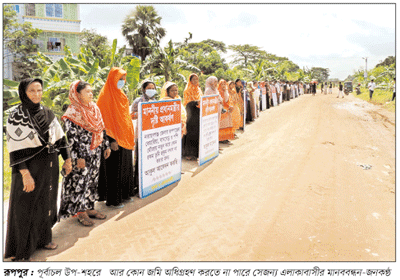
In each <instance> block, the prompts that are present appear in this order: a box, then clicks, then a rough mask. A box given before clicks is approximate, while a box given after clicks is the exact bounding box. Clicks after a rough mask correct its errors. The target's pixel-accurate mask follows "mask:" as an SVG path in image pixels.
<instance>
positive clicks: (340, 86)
mask: <svg viewBox="0 0 400 280" xmlns="http://www.w3.org/2000/svg"><path fill="white" fill-rule="evenodd" d="M340 94H341V95H342V98H344V94H343V85H342V82H339V93H338V96H337V97H336V98H339V96H340Z"/></svg>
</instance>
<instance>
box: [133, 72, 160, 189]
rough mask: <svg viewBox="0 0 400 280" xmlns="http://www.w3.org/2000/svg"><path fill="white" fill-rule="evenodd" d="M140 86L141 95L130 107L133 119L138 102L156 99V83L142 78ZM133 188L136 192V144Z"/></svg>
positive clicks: (137, 185) (137, 165) (135, 116)
mask: <svg viewBox="0 0 400 280" xmlns="http://www.w3.org/2000/svg"><path fill="white" fill-rule="evenodd" d="M140 88H141V92H142V96H140V97H138V98H136V99H135V100H134V101H133V103H132V105H131V109H130V112H131V117H132V119H133V120H137V118H138V110H139V103H142V102H150V101H156V99H155V95H156V94H157V91H156V84H155V83H154V82H152V81H150V80H144V81H143V82H142V86H141V87H140ZM137 139H138V135H137V134H135V142H136V143H137ZM135 190H136V192H137V191H138V190H139V146H138V145H136V147H135Z"/></svg>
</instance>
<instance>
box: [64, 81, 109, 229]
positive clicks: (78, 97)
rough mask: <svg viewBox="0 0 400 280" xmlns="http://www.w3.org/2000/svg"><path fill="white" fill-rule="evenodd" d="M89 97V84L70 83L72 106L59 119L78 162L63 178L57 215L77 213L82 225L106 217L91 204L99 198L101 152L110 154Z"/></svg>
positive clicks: (99, 118)
mask: <svg viewBox="0 0 400 280" xmlns="http://www.w3.org/2000/svg"><path fill="white" fill-rule="evenodd" d="M92 99H93V94H92V88H91V86H90V84H89V83H87V82H83V81H75V82H73V83H72V84H71V86H70V88H69V100H70V101H71V105H69V107H68V109H67V111H66V112H65V114H64V115H63V116H62V118H61V119H62V120H63V121H64V123H65V130H66V134H67V138H68V142H69V144H70V145H71V158H72V160H73V161H74V162H76V163H77V164H76V167H75V168H74V169H73V171H72V172H71V173H70V174H69V175H68V176H66V177H65V179H64V180H63V189H62V193H61V205H60V211H59V217H60V218H68V217H69V216H77V217H78V221H79V222H80V223H81V224H82V225H84V226H93V225H94V222H93V221H92V220H91V219H90V218H95V219H101V220H102V219H105V218H106V215H104V214H101V213H100V212H98V211H96V210H94V203H95V201H96V200H98V199H99V195H98V190H97V187H98V182H99V169H100V160H101V155H102V152H103V151H104V158H105V159H107V158H108V157H109V156H110V153H111V150H110V148H109V143H108V140H107V139H106V138H105V132H104V130H105V126H104V122H103V118H102V116H101V112H100V109H99V108H98V107H97V105H96V103H94V102H93V101H92Z"/></svg>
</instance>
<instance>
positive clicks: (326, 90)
mask: <svg viewBox="0 0 400 280" xmlns="http://www.w3.org/2000/svg"><path fill="white" fill-rule="evenodd" d="M327 93H328V83H327V82H325V87H324V94H327Z"/></svg>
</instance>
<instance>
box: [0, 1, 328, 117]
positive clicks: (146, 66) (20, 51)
mask: <svg viewBox="0 0 400 280" xmlns="http://www.w3.org/2000/svg"><path fill="white" fill-rule="evenodd" d="M3 12H4V13H3V23H4V25H3V26H4V46H5V48H6V49H9V50H10V52H12V53H14V54H16V55H17V56H18V57H20V58H22V59H20V60H19V63H20V65H19V67H18V71H16V73H17V75H15V77H14V79H13V80H14V81H10V80H4V81H3V84H4V90H3V92H4V98H3V109H4V111H5V112H6V115H7V112H8V111H9V109H10V108H11V107H13V106H15V105H16V104H18V103H19V98H18V92H17V86H18V81H19V80H21V79H23V78H26V77H32V76H34V77H39V78H42V79H43V81H44V92H43V102H44V104H45V105H46V106H49V107H50V108H52V109H53V110H54V111H55V113H56V115H58V116H60V115H62V113H63V111H64V110H65V108H66V107H67V106H68V105H69V100H68V90H69V85H70V84H71V82H73V81H74V80H76V79H81V80H85V81H87V82H89V83H90V84H92V87H93V93H94V95H95V99H96V97H97V94H98V93H99V92H100V89H101V88H102V86H103V85H104V83H105V81H106V79H107V75H108V72H109V70H110V69H111V67H113V66H120V67H123V68H124V69H125V70H127V72H128V77H127V83H126V86H125V87H126V88H125V91H126V92H127V93H128V97H129V99H130V100H131V101H133V99H134V98H135V97H137V95H138V94H139V91H138V89H139V85H138V83H139V81H140V80H143V79H152V80H153V81H154V82H155V83H156V85H157V88H161V86H162V85H163V84H164V83H165V82H166V81H174V82H175V83H177V84H178V86H179V89H180V94H181V95H182V94H183V89H184V87H185V85H186V83H187V81H186V79H187V77H188V76H189V75H190V74H191V73H193V72H194V73H197V74H198V75H199V78H200V83H201V84H204V81H205V80H206V78H207V77H209V76H211V75H214V76H216V77H217V78H218V79H225V80H235V79H237V78H241V79H245V80H287V81H303V82H311V81H312V80H317V81H318V82H323V81H326V80H327V79H328V77H329V69H328V68H322V67H312V68H310V69H309V68H306V67H305V68H303V69H300V67H299V66H298V65H296V64H295V63H294V62H292V61H291V60H289V59H288V58H287V57H279V56H277V55H274V54H271V53H268V52H267V51H265V50H262V49H261V48H260V47H258V46H253V45H249V44H243V45H228V46H227V45H226V44H225V43H224V42H221V41H216V40H213V39H207V40H203V41H201V42H192V33H189V34H188V37H187V38H185V39H184V40H183V42H173V41H172V40H170V41H169V42H168V43H167V45H166V46H161V45H160V41H161V39H162V38H164V37H165V35H166V33H167V30H166V29H165V28H163V27H162V26H161V17H160V16H159V15H158V13H157V11H156V9H155V8H154V7H153V6H151V5H137V6H136V7H135V9H134V10H132V11H131V12H130V13H129V14H128V15H127V16H126V18H125V19H124V21H123V23H122V26H121V32H122V34H123V35H124V37H125V38H126V40H127V42H128V47H126V46H124V47H122V48H120V49H117V40H116V39H115V40H113V41H112V42H109V41H108V39H107V37H105V36H103V35H101V34H99V33H97V30H96V29H90V30H88V29H83V30H82V32H81V34H80V52H79V53H78V54H77V55H76V56H73V55H72V53H71V51H70V48H69V47H68V46H65V49H64V52H65V57H64V58H62V59H59V60H58V61H52V60H51V59H50V58H49V57H47V56H46V55H44V54H42V53H40V52H38V51H37V50H38V46H37V45H35V44H34V39H35V38H37V36H38V35H39V34H40V33H41V30H40V29H35V28H32V26H31V24H30V23H24V24H20V23H18V21H17V17H16V13H15V11H14V10H13V8H12V5H4V6H3ZM128 48H130V49H131V50H132V52H133V54H134V55H136V56H137V57H136V56H125V51H126V50H127V49H128ZM228 50H231V51H232V52H233V55H232V61H231V62H230V63H228V62H227V61H226V60H225V59H224V58H223V55H224V54H226V53H227V51H228ZM138 57H139V58H138ZM3 58H4V57H3Z"/></svg>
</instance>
